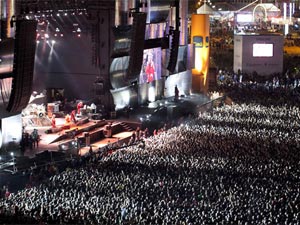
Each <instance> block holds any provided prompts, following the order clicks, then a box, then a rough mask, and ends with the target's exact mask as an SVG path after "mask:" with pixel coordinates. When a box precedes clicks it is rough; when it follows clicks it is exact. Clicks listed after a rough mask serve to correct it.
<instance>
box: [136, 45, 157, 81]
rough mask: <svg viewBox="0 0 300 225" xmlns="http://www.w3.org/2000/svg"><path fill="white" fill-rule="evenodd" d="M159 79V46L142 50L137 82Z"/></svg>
mask: <svg viewBox="0 0 300 225" xmlns="http://www.w3.org/2000/svg"><path fill="white" fill-rule="evenodd" d="M159 79H161V48H151V49H146V50H144V57H143V64H142V69H141V73H140V79H139V83H140V84H143V83H150V82H152V81H154V80H159Z"/></svg>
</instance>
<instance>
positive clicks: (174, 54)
mask: <svg viewBox="0 0 300 225" xmlns="http://www.w3.org/2000/svg"><path fill="white" fill-rule="evenodd" d="M179 38H180V31H179V30H174V31H173V34H172V44H171V53H170V59H169V64H168V67H167V69H168V70H169V71H170V72H171V73H173V72H174V70H175V68H176V64H177V58H178V47H179Z"/></svg>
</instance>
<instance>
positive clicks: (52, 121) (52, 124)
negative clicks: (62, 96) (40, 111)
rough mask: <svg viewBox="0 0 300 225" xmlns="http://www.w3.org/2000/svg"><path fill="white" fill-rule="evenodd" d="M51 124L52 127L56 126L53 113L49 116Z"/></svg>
mask: <svg viewBox="0 0 300 225" xmlns="http://www.w3.org/2000/svg"><path fill="white" fill-rule="evenodd" d="M51 126H52V128H56V120H55V115H54V114H53V115H52V117H51Z"/></svg>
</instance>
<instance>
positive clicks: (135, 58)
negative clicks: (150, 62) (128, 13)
mask: <svg viewBox="0 0 300 225" xmlns="http://www.w3.org/2000/svg"><path fill="white" fill-rule="evenodd" d="M146 18H147V14H146V13H143V12H138V13H133V23H132V35H131V46H130V51H129V57H130V58H129V65H128V68H127V73H126V76H127V79H136V78H138V76H139V74H140V72H141V68H142V63H143V54H144V42H145V30H146Z"/></svg>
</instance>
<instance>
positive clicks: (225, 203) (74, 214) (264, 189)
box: [0, 86, 300, 225]
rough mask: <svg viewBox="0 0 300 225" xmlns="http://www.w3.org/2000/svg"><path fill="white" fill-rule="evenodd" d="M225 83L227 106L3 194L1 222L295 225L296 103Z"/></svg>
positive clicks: (298, 169) (299, 199) (299, 197)
mask: <svg viewBox="0 0 300 225" xmlns="http://www.w3.org/2000/svg"><path fill="white" fill-rule="evenodd" d="M230 88H231V89H228V90H227V91H229V90H230V97H231V98H232V100H233V104H232V105H223V106H221V107H217V108H215V109H214V110H212V111H209V112H201V113H199V115H198V116H197V117H196V118H190V119H189V120H188V121H185V122H184V123H182V124H180V125H178V126H174V127H172V128H169V127H168V128H164V129H163V131H162V132H158V133H157V134H156V135H152V136H145V137H143V143H144V144H143V145H131V146H126V147H120V148H119V149H118V151H115V152H113V153H112V154H108V155H105V156H103V155H99V154H93V155H89V156H87V158H86V159H85V163H81V164H80V165H76V166H72V167H70V168H69V169H67V170H65V171H63V172H59V173H58V172H56V173H55V174H53V175H52V176H50V178H48V179H45V180H43V181H42V182H40V183H38V184H36V185H34V186H32V187H29V188H26V189H23V190H21V191H19V192H16V193H10V195H9V196H6V197H5V198H3V199H1V200H0V223H10V222H11V223H15V222H16V218H19V221H17V222H19V223H33V222H34V221H36V222H38V221H39V222H45V223H48V224H57V223H60V224H170V225H171V224H172V225H175V224H180V225H181V224H186V225H189V224H298V223H299V221H300V209H299V208H300V154H299V149H300V118H299V117H300V108H299V105H297V104H295V102H297V100H293V99H292V98H295V96H291V95H289V94H286V95H282V96H281V98H282V100H281V101H279V99H278V98H277V97H278V96H277V93H276V92H275V94H274V90H267V91H268V92H267V93H268V95H266V94H265V92H264V91H266V90H265V89H263V90H262V91H258V90H256V89H253V88H249V87H241V86H236V87H230ZM281 91H282V92H283V91H285V92H288V91H289V90H287V89H284V90H281ZM12 221H13V222H12Z"/></svg>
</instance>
